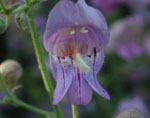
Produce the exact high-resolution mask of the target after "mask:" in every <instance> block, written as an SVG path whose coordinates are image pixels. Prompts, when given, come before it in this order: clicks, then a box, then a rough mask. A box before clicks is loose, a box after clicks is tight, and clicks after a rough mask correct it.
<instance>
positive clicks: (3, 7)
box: [0, 0, 6, 12]
mask: <svg viewBox="0 0 150 118" xmlns="http://www.w3.org/2000/svg"><path fill="white" fill-rule="evenodd" d="M0 7H1V9H2V10H3V11H4V12H6V8H5V5H4V2H3V0H0Z"/></svg>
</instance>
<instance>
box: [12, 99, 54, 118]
mask: <svg viewBox="0 0 150 118" xmlns="http://www.w3.org/2000/svg"><path fill="white" fill-rule="evenodd" d="M13 103H14V104H15V105H17V106H18V107H23V108H25V109H27V110H30V111H33V112H35V113H37V114H40V115H42V116H49V117H50V118H56V115H55V114H54V113H49V112H46V111H44V110H41V109H38V108H36V107H33V106H31V105H29V104H27V103H24V102H23V101H21V100H19V99H17V98H15V99H14V100H13Z"/></svg>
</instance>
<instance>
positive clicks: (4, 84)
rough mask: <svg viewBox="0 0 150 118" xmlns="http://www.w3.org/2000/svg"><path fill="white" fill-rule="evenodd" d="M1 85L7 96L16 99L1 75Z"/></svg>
mask: <svg viewBox="0 0 150 118" xmlns="http://www.w3.org/2000/svg"><path fill="white" fill-rule="evenodd" d="M0 84H1V86H2V89H3V90H4V91H5V92H6V93H7V95H8V96H9V97H14V95H13V94H12V93H11V91H10V90H9V88H8V87H7V85H6V82H5V80H4V78H3V76H2V74H1V73H0Z"/></svg>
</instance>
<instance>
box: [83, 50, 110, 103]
mask: <svg viewBox="0 0 150 118" xmlns="http://www.w3.org/2000/svg"><path fill="white" fill-rule="evenodd" d="M103 62H104V54H103V51H102V52H99V53H97V57H96V60H95V62H94V63H93V70H92V71H91V73H89V74H84V77H85V79H86V80H87V82H88V84H89V85H90V86H91V88H93V90H94V91H96V92H97V93H98V94H99V95H101V96H103V97H104V98H106V99H108V100H109V99H110V96H109V94H108V93H107V91H106V90H105V89H103V88H102V87H101V85H100V84H99V82H98V80H97V77H96V75H97V73H98V71H99V69H100V68H101V67H102V64H103Z"/></svg>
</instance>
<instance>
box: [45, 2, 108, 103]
mask: <svg viewBox="0 0 150 118" xmlns="http://www.w3.org/2000/svg"><path fill="white" fill-rule="evenodd" d="M108 40H109V31H108V28H107V23H106V21H105V19H104V17H103V15H102V14H101V12H99V11H98V10H96V9H94V8H92V7H90V6H88V5H87V4H86V2H85V0H78V2H77V3H76V4H75V3H73V2H71V1H70V0H61V1H60V2H59V3H58V4H57V5H56V6H55V7H54V8H53V9H52V10H51V12H50V14H49V17H48V21H47V25H46V31H45V33H44V46H45V48H46V50H47V51H48V52H49V58H50V66H51V71H52V74H53V77H54V79H55V81H56V89H55V91H54V96H53V99H54V100H53V104H58V103H59V102H60V101H61V100H62V99H63V97H64V96H65V94H66V93H67V92H68V93H69V97H70V100H71V103H73V104H76V105H86V104H88V103H89V102H90V100H91V98H92V89H93V90H94V91H96V92H97V93H98V94H99V95H101V96H103V97H104V98H106V99H110V97H109V94H108V93H107V91H106V90H104V89H103V88H102V87H101V85H100V84H99V83H98V81H97V77H96V75H97V73H98V71H99V70H100V69H101V67H102V65H103V62H104V52H103V48H104V46H105V45H106V44H107V43H108Z"/></svg>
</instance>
